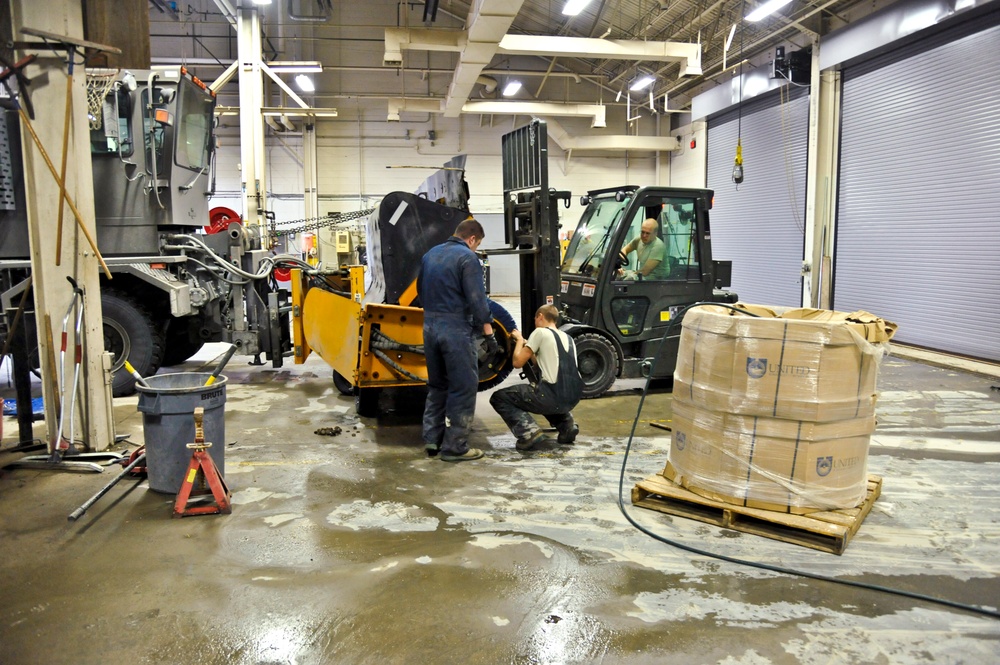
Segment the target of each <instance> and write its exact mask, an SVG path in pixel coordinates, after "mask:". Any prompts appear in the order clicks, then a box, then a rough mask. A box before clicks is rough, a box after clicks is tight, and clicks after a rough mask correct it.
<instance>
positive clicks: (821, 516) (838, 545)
mask: <svg viewBox="0 0 1000 665" xmlns="http://www.w3.org/2000/svg"><path fill="white" fill-rule="evenodd" d="M881 493H882V478H881V477H879V476H874V475H869V476H868V493H867V495H866V496H865V500H864V502H862V504H861V505H860V506H858V507H857V508H851V509H849V510H831V511H824V512H819V513H810V514H808V515H789V514H787V513H778V512H774V511H770V510H761V509H759V508H745V507H743V506H737V505H733V504H729V503H723V502H722V501H714V500H712V499H706V498H705V497H703V496H699V495H697V494H695V493H694V492H689V491H688V490H686V489H684V488H683V487H681V486H680V485H678V484H676V483H674V482H671V481H669V480H667V479H666V478H664V477H663V476H661V475H659V474H657V475H655V476H650V477H649V478H646V479H645V480H643V481H641V482H638V483H636V485H635V487H634V488H632V503H633V504H634V505H636V506H641V507H643V508H649V509H651V510H658V511H660V512H661V513H667V514H669V515H677V516H680V517H687V518H690V519H694V520H699V521H701V522H707V523H708V524H714V525H716V526H721V527H725V528H727V529H735V530H736V531H743V532H744V533H752V534H755V535H758V536H764V537H765V538H773V539H774V540H782V541H784V542H786V543H794V544H796V545H802V546H804V547H811V548H813V549H815V550H820V551H823V552H831V553H833V554H843V553H844V550H845V549H847V543H848V542H850V540H851V538H852V537H853V536H854V534H855V533H857V531H858V528H859V527H860V526H861V523H862V522H863V521H864V519H865V517H867V516H868V513H870V512H871V509H872V505H873V504H874V503H875V500H876V499H878V497H879V495H880V494H881Z"/></svg>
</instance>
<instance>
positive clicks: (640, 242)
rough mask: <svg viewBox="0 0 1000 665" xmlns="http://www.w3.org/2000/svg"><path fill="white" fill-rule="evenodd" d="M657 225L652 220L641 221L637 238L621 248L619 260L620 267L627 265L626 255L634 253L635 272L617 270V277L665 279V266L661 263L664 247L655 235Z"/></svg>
mask: <svg viewBox="0 0 1000 665" xmlns="http://www.w3.org/2000/svg"><path fill="white" fill-rule="evenodd" d="M658 229H659V224H658V223H657V221H656V220H655V219H653V218H648V219H646V220H645V221H643V223H642V226H641V227H640V230H639V237H638V238H635V239H634V240H632V242H630V243H628V244H627V245H625V246H624V247H622V251H621V254H620V256H619V258H620V259H621V261H622V265H625V264H627V263H628V255H629V254H631V253H632V252H635V253H636V256H637V257H638V262H637V264H636V269H635V270H625V269H623V268H619V269H618V276H619V277H621V278H623V279H666V276H667V272H666V266H665V265H664V263H663V257H664V252H665V251H666V246H665V245H664V244H663V241H662V240H660V237H659V236H658V235H657V230H658Z"/></svg>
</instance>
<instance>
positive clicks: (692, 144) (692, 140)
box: [691, 139, 695, 150]
mask: <svg viewBox="0 0 1000 665" xmlns="http://www.w3.org/2000/svg"><path fill="white" fill-rule="evenodd" d="M694 146H695V142H694V139H691V149H692V150H694Z"/></svg>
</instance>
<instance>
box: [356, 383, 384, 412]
mask: <svg viewBox="0 0 1000 665" xmlns="http://www.w3.org/2000/svg"><path fill="white" fill-rule="evenodd" d="M381 395H382V389H381V388H358V390H357V392H356V393H354V410H355V411H357V412H358V415H359V416H361V417H362V418H377V417H378V398H379V397H381Z"/></svg>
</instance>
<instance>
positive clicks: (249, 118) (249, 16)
mask: <svg viewBox="0 0 1000 665" xmlns="http://www.w3.org/2000/svg"><path fill="white" fill-rule="evenodd" d="M236 42H237V54H238V56H239V73H240V168H241V169H242V171H241V173H242V176H241V181H242V190H243V218H244V219H245V220H246V223H247V224H248V225H249V226H250V227H251V228H253V229H256V227H258V226H264V224H265V220H264V216H263V214H262V212H261V211H263V210H266V209H267V197H266V191H267V172H266V169H265V162H264V154H265V153H264V117H263V116H262V115H261V107H263V106H264V82H263V79H262V78H261V68H260V61H261V42H260V16H259V14H258V10H257V8H256V7H241V8H239V9H238V10H237V11H236Z"/></svg>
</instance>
